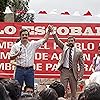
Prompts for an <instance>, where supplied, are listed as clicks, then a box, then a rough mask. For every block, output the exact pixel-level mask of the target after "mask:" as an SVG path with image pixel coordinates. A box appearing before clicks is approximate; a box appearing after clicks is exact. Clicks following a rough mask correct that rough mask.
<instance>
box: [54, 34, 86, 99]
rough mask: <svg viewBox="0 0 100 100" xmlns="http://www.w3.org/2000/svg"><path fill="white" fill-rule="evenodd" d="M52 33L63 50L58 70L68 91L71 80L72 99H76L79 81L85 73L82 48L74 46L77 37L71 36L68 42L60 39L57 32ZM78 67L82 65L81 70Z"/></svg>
mask: <svg viewBox="0 0 100 100" xmlns="http://www.w3.org/2000/svg"><path fill="white" fill-rule="evenodd" d="M52 34H53V37H54V40H55V42H56V43H57V45H58V46H59V47H60V48H61V49H62V50H63V53H62V57H61V59H60V60H59V62H58V70H60V72H61V74H60V81H61V82H62V83H63V85H64V88H65V90H66V92H67V86H68V82H69V85H70V89H71V100H76V91H77V81H79V80H81V79H82V76H83V74H84V61H83V53H82V50H80V49H79V48H77V47H75V46H74V44H75V37H73V36H69V37H68V39H67V43H63V42H62V41H60V40H59V39H58V37H57V35H56V34H55V32H53V33H52ZM78 65H79V66H78ZM78 67H80V71H78Z"/></svg>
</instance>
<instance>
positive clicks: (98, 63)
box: [93, 46, 100, 72]
mask: <svg viewBox="0 0 100 100" xmlns="http://www.w3.org/2000/svg"><path fill="white" fill-rule="evenodd" d="M93 67H94V69H95V72H97V71H100V46H98V52H97V56H96V57H94V58H93Z"/></svg>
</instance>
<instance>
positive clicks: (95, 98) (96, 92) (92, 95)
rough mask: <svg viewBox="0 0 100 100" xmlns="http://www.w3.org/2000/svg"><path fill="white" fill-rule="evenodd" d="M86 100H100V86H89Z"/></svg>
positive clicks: (86, 91) (85, 92) (85, 93)
mask: <svg viewBox="0 0 100 100" xmlns="http://www.w3.org/2000/svg"><path fill="white" fill-rule="evenodd" d="M84 95H85V100H100V85H99V84H97V83H91V84H89V85H88V86H87V87H86V88H85V90H84Z"/></svg>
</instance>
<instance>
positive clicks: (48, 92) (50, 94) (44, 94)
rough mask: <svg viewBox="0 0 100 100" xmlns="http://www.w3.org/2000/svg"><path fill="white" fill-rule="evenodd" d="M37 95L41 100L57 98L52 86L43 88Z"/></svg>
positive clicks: (54, 99) (56, 99) (55, 99)
mask: <svg viewBox="0 0 100 100" xmlns="http://www.w3.org/2000/svg"><path fill="white" fill-rule="evenodd" d="M39 96H40V97H41V99H42V100H58V95H57V93H56V91H55V90H54V89H52V88H45V89H43V90H42V91H41V92H40V93H39Z"/></svg>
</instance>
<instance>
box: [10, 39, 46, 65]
mask: <svg viewBox="0 0 100 100" xmlns="http://www.w3.org/2000/svg"><path fill="white" fill-rule="evenodd" d="M44 41H45V40H44V39H40V40H38V41H34V40H32V41H31V42H28V43H27V45H26V47H25V46H24V45H23V44H22V43H21V41H19V42H18V43H15V44H14V45H13V46H12V48H11V51H10V56H14V55H15V54H16V53H17V52H21V55H20V56H17V57H16V59H15V60H16V65H19V66H23V67H29V66H33V64H34V55H35V50H36V49H37V48H38V47H39V46H41V45H42V44H43V43H44Z"/></svg>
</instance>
